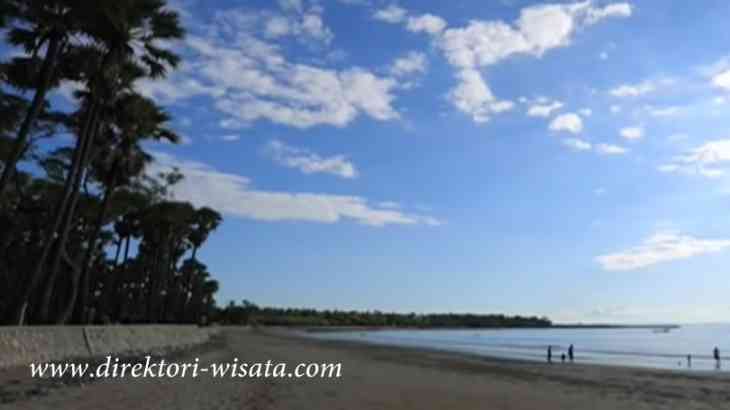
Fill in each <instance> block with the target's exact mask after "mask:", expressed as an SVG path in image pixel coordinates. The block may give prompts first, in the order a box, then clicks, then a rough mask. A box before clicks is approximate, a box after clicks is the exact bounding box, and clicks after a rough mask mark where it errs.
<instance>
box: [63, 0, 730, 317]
mask: <svg viewBox="0 0 730 410" xmlns="http://www.w3.org/2000/svg"><path fill="white" fill-rule="evenodd" d="M170 7H172V8H174V9H175V10H177V11H178V12H179V13H180V15H181V16H182V21H183V22H184V25H185V26H186V28H187V32H188V35H187V37H186V39H185V40H184V41H181V42H176V43H172V44H168V46H170V47H172V48H173V49H174V50H175V51H176V52H178V53H179V54H180V55H182V56H183V61H184V62H183V64H182V66H181V67H180V68H179V69H178V70H177V71H175V72H174V73H172V74H171V75H170V76H169V77H168V78H166V79H165V80H162V81H154V82H152V81H146V82H143V83H140V84H139V85H138V90H139V91H140V92H142V93H143V94H145V95H147V96H149V97H152V98H153V99H155V100H156V101H157V102H159V103H160V104H162V105H163V106H164V107H165V108H166V109H167V111H168V112H170V113H171V114H172V115H173V117H174V121H173V122H172V123H171V127H172V128H173V129H175V130H176V131H177V132H178V133H179V134H181V135H182V136H183V137H184V138H183V139H184V142H183V144H181V145H179V146H173V145H164V144H157V145H150V146H149V149H150V150H151V151H152V152H153V153H154V155H155V157H156V162H155V164H154V165H153V166H152V167H151V170H150V172H156V171H159V170H164V169H169V168H170V167H173V166H177V167H179V168H180V169H181V171H182V172H183V174H184V175H185V176H186V179H185V181H184V182H183V183H181V184H180V185H179V186H178V187H177V188H176V190H175V196H176V198H178V199H185V200H190V201H192V202H193V203H194V204H196V205H198V206H203V205H206V206H211V207H213V208H215V209H218V210H219V211H221V212H222V213H223V214H224V218H225V221H224V223H223V224H222V225H221V227H220V228H219V229H218V231H216V232H215V233H214V234H213V235H212V236H211V237H210V239H209V241H208V243H207V245H206V246H205V247H204V248H203V249H202V251H201V252H200V254H199V256H200V258H201V260H203V261H205V262H206V263H207V265H208V267H209V270H210V271H211V272H212V273H213V275H214V276H215V277H216V278H217V279H218V280H219V281H220V282H221V290H220V292H219V294H218V301H219V303H227V301H228V300H236V301H240V300H242V299H248V300H251V301H253V302H255V303H257V304H259V305H273V306H288V307H314V308H322V309H334V308H337V309H362V310H365V309H367V310H381V311H398V312H411V311H414V312H476V313H492V312H494V313H508V314H524V315H540V316H542V315H546V316H548V317H550V318H551V319H553V320H555V321H561V322H574V321H582V322H629V323H642V322H681V323H684V322H714V321H727V320H728V318H730V302H728V300H729V299H728V297H727V295H728V293H730V280H729V279H730V277H729V276H728V270H727V269H728V266H730V218H729V216H730V174H729V173H728V171H730V130H729V129H728V124H730V48H728V44H730V28H728V27H727V20H728V18H730V3H728V2H727V1H726V0H702V1H698V2H677V3H676V4H673V5H672V7H666V2H665V1H663V0H631V1H628V2H611V1H598V0H595V1H579V2H553V3H549V2H548V3H545V2H535V1H527V0H502V1H490V2H485V1H482V0H471V1H468V0H454V1H448V2H444V1H436V0H428V1H426V0H424V1H405V0H401V1H398V2H391V1H387V0H281V1H272V0H267V1H256V0H250V1H243V2H241V1H223V0H221V1H218V0H215V1H214V0H209V1H202V0H177V1H174V2H171V3H170ZM72 89H73V84H64V86H63V87H62V88H61V89H60V90H59V91H57V96H58V97H59V98H63V97H64V96H66V97H68V96H69V95H70V91H71V90H72Z"/></svg>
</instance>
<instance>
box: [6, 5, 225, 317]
mask: <svg viewBox="0 0 730 410" xmlns="http://www.w3.org/2000/svg"><path fill="white" fill-rule="evenodd" d="M0 27H4V28H6V31H5V34H6V40H7V42H8V43H10V44H12V45H15V46H19V47H21V48H23V49H24V50H25V55H22V56H18V57H14V58H12V59H11V60H9V61H5V62H0V164H1V165H3V167H2V170H3V173H2V180H0V284H2V285H0V321H2V322H5V323H18V324H25V323H53V322H56V323H68V322H73V323H89V322H109V321H112V322H137V323H138V322H189V323H195V322H199V321H203V320H205V318H207V317H208V316H210V312H212V310H213V309H214V306H215V299H214V294H215V293H216V292H217V290H218V282H217V281H215V280H214V279H212V278H211V275H210V273H209V272H208V270H207V267H206V266H205V265H204V264H202V263H200V262H199V261H198V260H197V257H196V252H197V250H198V248H200V247H201V246H203V244H204V242H205V241H206V240H207V238H208V237H209V235H210V233H211V232H212V231H214V230H215V229H216V228H217V227H218V225H219V224H220V223H221V216H220V215H219V214H218V213H217V212H215V211H214V210H212V209H209V208H201V209H196V208H195V207H194V206H193V205H192V204H190V203H187V202H183V201H176V200H174V199H173V198H172V189H173V188H174V186H175V184H177V183H179V182H180V180H181V179H182V174H181V173H180V172H179V171H178V170H172V171H169V172H164V173H161V174H159V175H149V174H148V172H147V171H146V167H147V165H148V164H149V163H150V162H151V161H152V157H151V155H150V154H149V153H147V152H145V150H144V149H143V144H142V143H143V141H145V140H155V141H160V140H166V141H169V142H172V143H176V142H178V141H179V137H178V136H177V135H176V134H175V133H174V132H173V131H172V130H171V129H169V128H168V126H167V124H168V122H169V120H170V117H169V115H168V114H167V113H166V112H165V111H164V110H163V109H162V108H161V107H160V106H158V105H157V104H156V103H155V102H154V101H152V100H150V99H148V98H145V97H143V96H142V95H140V94H138V93H136V92H135V91H134V90H135V83H136V82H137V81H139V80H141V79H144V78H153V79H154V78H160V77H163V76H164V75H165V74H167V72H169V70H171V69H173V68H175V67H176V66H177V65H178V63H179V57H178V56H177V55H176V54H174V53H173V52H172V51H170V50H168V49H166V48H163V47H162V46H160V45H159V44H162V43H161V42H160V40H175V39H179V38H181V37H182V36H183V34H184V31H183V29H182V27H180V24H179V18H178V16H177V14H176V13H175V12H172V11H170V10H169V9H167V8H166V1H165V0H115V1H93V2H90V1H87V0H0ZM79 39H83V41H78V40H79ZM62 81H75V82H77V84H79V85H80V89H79V90H78V91H77V92H76V93H75V97H76V102H77V109H76V110H75V111H74V112H72V113H68V114H66V113H58V112H54V111H53V110H52V107H51V106H50V104H49V103H48V101H46V100H45V96H46V93H47V92H48V90H50V89H52V88H54V87H57V86H58V85H59V84H60V83H61V82H62ZM18 90H19V91H22V92H30V93H29V94H32V95H33V99H32V101H26V99H25V98H24V97H23V95H24V94H13V93H14V92H16V91H18ZM61 133H64V134H71V135H72V136H73V137H74V138H72V139H71V140H70V143H69V144H68V145H63V144H62V146H60V147H58V144H54V145H55V147H54V148H53V149H50V148H49V147H48V146H44V144H43V142H44V140H45V138H48V137H55V136H57V135H59V134H61ZM18 161H26V162H28V163H32V165H33V166H31V167H30V169H32V170H33V171H32V172H24V171H21V170H17V169H16V164H17V163H18Z"/></svg>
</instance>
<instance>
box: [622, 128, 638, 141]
mask: <svg viewBox="0 0 730 410" xmlns="http://www.w3.org/2000/svg"><path fill="white" fill-rule="evenodd" d="M619 133H620V134H621V137H622V138H624V139H627V140H631V141H636V140H640V139H642V138H644V128H642V127H625V128H621V131H620V132H619Z"/></svg>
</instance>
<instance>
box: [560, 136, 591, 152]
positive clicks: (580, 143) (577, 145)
mask: <svg viewBox="0 0 730 410" xmlns="http://www.w3.org/2000/svg"><path fill="white" fill-rule="evenodd" d="M563 145H565V146H567V147H568V148H570V149H573V150H575V151H590V149H591V147H592V145H591V143H590V142H587V141H584V140H582V139H579V138H565V139H563Z"/></svg>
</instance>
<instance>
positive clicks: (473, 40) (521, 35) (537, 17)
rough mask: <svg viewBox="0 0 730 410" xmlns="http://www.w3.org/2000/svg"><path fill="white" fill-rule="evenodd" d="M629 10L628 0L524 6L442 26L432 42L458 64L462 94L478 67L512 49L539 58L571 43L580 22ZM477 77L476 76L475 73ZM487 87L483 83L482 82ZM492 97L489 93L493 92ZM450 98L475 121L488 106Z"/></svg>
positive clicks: (585, 23) (582, 24)
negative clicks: (512, 17) (510, 18)
mask: <svg viewBox="0 0 730 410" xmlns="http://www.w3.org/2000/svg"><path fill="white" fill-rule="evenodd" d="M630 14H631V6H630V5H628V4H627V3H614V4H609V5H607V6H605V7H594V6H593V4H592V3H591V2H590V1H585V2H581V3H574V4H548V5H539V6H531V7H526V8H523V9H522V10H521V12H520V17H519V18H518V19H517V20H516V21H515V22H514V23H513V24H509V23H507V22H504V21H499V20H491V21H484V20H472V21H470V22H469V24H467V25H466V26H464V27H452V28H448V29H446V30H444V31H443V33H442V34H441V35H440V36H439V37H438V39H437V41H436V45H437V47H438V48H439V49H440V50H441V51H442V52H443V53H444V56H445V57H446V59H447V60H448V62H449V63H450V64H451V65H452V66H454V67H456V68H457V70H458V71H457V79H458V80H459V81H460V84H459V85H457V86H456V88H455V90H453V91H452V93H451V94H452V95H453V94H454V93H455V92H456V90H458V93H461V94H465V93H468V91H465V89H467V88H468V87H469V84H465V83H466V82H469V83H470V84H475V83H482V84H485V82H484V80H483V79H481V74H480V73H479V72H478V71H477V69H478V68H480V67H487V66H490V65H494V64H496V63H498V62H500V61H502V60H503V59H505V58H507V57H510V56H512V55H515V54H527V55H532V56H536V57H539V56H541V55H543V54H544V53H545V52H546V51H548V50H550V49H553V48H557V47H564V46H567V45H568V44H570V41H571V39H572V37H573V35H574V34H575V33H576V32H577V31H578V30H579V29H580V28H582V27H586V26H589V25H591V24H595V23H597V22H598V21H600V20H602V19H604V18H607V17H626V16H628V15H630ZM476 76H479V77H480V78H479V79H478V80H477V79H476V78H475V77H476ZM482 88H487V89H488V87H486V84H485V87H482ZM492 98H493V97H492ZM452 101H453V102H454V104H455V105H457V107H458V108H459V109H461V110H462V111H465V112H467V113H470V114H472V117H473V118H474V119H475V120H476V121H485V120H486V119H485V118H488V116H489V113H490V112H489V110H485V109H483V108H482V107H483V104H478V105H477V107H479V109H478V110H476V111H477V114H476V115H475V114H474V110H464V108H463V107H464V104H463V100H462V99H454V98H452ZM471 105H473V104H471Z"/></svg>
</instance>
